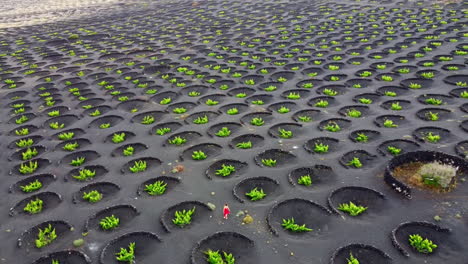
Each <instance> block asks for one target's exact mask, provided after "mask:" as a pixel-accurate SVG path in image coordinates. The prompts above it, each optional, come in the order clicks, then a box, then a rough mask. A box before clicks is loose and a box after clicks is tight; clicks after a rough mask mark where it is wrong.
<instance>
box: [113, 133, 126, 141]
mask: <svg viewBox="0 0 468 264" xmlns="http://www.w3.org/2000/svg"><path fill="white" fill-rule="evenodd" d="M125 136H126V134H125V133H123V132H122V133H120V134H118V133H115V134H113V135H112V142H114V143H115V144H118V143H122V142H124V141H125Z"/></svg>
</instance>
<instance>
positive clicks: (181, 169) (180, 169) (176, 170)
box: [171, 165, 185, 173]
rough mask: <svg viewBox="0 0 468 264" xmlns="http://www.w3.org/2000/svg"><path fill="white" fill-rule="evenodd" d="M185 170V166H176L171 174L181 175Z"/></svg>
mask: <svg viewBox="0 0 468 264" xmlns="http://www.w3.org/2000/svg"><path fill="white" fill-rule="evenodd" d="M184 169H185V167H184V165H176V166H174V167H173V168H172V170H171V172H172V173H179V172H183V171H184Z"/></svg>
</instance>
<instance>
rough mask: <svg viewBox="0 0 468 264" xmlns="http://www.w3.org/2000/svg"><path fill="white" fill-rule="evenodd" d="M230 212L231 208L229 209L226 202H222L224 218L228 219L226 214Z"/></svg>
mask: <svg viewBox="0 0 468 264" xmlns="http://www.w3.org/2000/svg"><path fill="white" fill-rule="evenodd" d="M230 213H231V210H229V206H228V205H227V204H224V207H223V217H224V219H228V215H229V214H230Z"/></svg>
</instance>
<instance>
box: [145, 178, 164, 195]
mask: <svg viewBox="0 0 468 264" xmlns="http://www.w3.org/2000/svg"><path fill="white" fill-rule="evenodd" d="M166 188H167V183H165V182H164V181H155V182H154V183H152V184H147V185H145V192H146V193H148V194H149V195H163V194H164V193H165V192H166Z"/></svg>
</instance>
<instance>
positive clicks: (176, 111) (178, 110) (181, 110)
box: [172, 107, 187, 114]
mask: <svg viewBox="0 0 468 264" xmlns="http://www.w3.org/2000/svg"><path fill="white" fill-rule="evenodd" d="M172 112H173V113H174V114H183V113H185V112H187V109H186V108H185V107H177V108H174V109H173V110H172Z"/></svg>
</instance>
